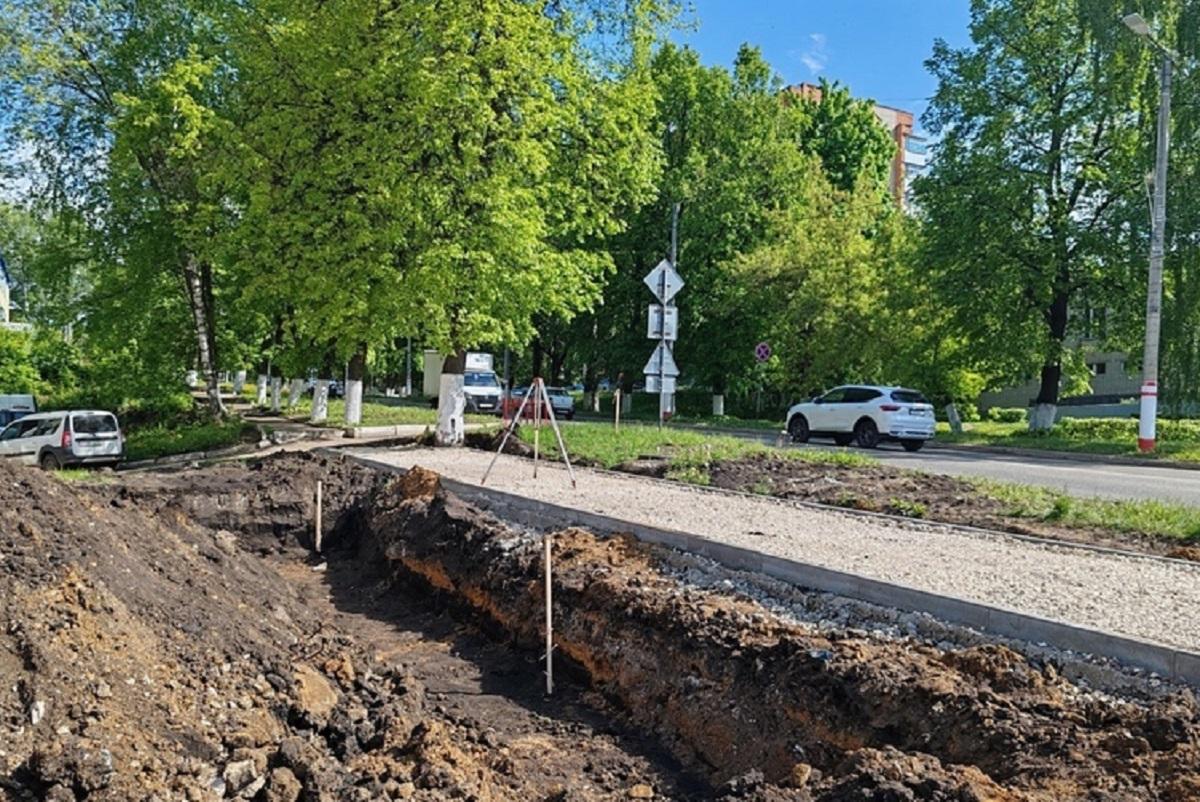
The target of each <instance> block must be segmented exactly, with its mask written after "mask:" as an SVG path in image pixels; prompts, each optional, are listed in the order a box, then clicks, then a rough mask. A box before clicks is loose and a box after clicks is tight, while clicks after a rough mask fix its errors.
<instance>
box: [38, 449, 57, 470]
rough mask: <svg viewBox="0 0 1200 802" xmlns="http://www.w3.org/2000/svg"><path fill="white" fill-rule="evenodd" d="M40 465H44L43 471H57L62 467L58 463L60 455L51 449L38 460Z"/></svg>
mask: <svg viewBox="0 0 1200 802" xmlns="http://www.w3.org/2000/svg"><path fill="white" fill-rule="evenodd" d="M38 465H40V466H41V467H42V470H43V471H57V470H58V469H59V468H60V467H62V466H60V465H59V464H58V457H56V456H54V455H53V454H51V453H50V452H49V451H47V452H46V453H45V454H43V455H42V457H41V459H39V460H38Z"/></svg>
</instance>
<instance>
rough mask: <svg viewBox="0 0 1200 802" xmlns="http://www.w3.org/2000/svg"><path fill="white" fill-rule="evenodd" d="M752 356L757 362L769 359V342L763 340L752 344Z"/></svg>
mask: <svg viewBox="0 0 1200 802" xmlns="http://www.w3.org/2000/svg"><path fill="white" fill-rule="evenodd" d="M754 358H755V359H757V360H758V361H759V362H766V361H767V360H768V359H770V358H771V344H770V343H768V342H765V341H764V342H761V343H759V344H758V345H756V346H754Z"/></svg>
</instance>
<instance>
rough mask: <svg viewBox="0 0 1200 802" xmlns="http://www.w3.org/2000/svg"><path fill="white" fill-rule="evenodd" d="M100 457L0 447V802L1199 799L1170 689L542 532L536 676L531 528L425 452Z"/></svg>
mask: <svg viewBox="0 0 1200 802" xmlns="http://www.w3.org/2000/svg"><path fill="white" fill-rule="evenodd" d="M317 479H320V480H321V481H323V482H324V483H325V484H324V487H325V503H326V510H327V516H328V520H329V521H330V524H329V527H330V531H329V536H328V539H327V542H329V543H331V544H332V546H331V551H330V553H329V555H328V558H329V559H328V562H327V563H321V564H315V563H314V562H313V561H312V559H310V556H309V555H308V552H307V550H306V549H305V548H304V544H305V542H306V540H305V538H306V537H307V534H306V533H307V532H308V531H309V530H310V528H311V524H310V520H311V499H310V497H309V494H310V493H311V488H312V487H313V486H314V485H315V482H316V480H317ZM119 481H120V483H119V484H114V485H87V486H79V485H70V484H67V483H64V482H62V481H60V480H58V479H56V478H54V477H52V476H48V475H45V474H42V473H41V472H38V471H31V470H30V471H26V470H20V469H12V468H8V467H3V466H0V799H4V800H5V802H18V800H20V802H25V800H31V799H48V800H82V799H87V800H93V801H100V800H103V801H105V802H107V801H108V800H138V801H142V800H144V801H145V802H149V801H150V800H161V801H163V802H165V800H176V799H180V800H189V801H190V802H195V801H196V800H220V799H247V800H249V799H253V800H258V802H263V800H267V801H268V802H279V800H286V801H287V802H296V800H305V802H313V801H318V802H334V801H335V800H336V801H337V802H341V801H342V800H352V801H353V800H389V799H416V800H445V799H476V800H576V801H577V802H579V801H588V802H590V801H591V800H597V802H598V801H599V800H610V799H631V798H632V799H648V798H652V799H681V800H703V799H709V800H713V799H721V800H745V801H747V802H782V801H783V800H792V801H793V802H796V801H801V802H805V801H810V800H830V801H836V802H843V800H845V801H846V802H848V801H849V800H868V801H871V800H874V801H875V802H885V801H890V800H947V802H949V800H956V801H958V800H1072V799H1079V800H1083V799H1087V800H1118V799H1119V800H1128V799H1149V800H1170V801H1171V802H1177V801H1178V802H1181V801H1182V800H1191V799H1196V798H1200V775H1198V774H1197V768H1196V766H1197V765H1200V714H1198V713H1197V705H1196V702H1195V699H1194V698H1193V697H1192V696H1191V695H1190V694H1188V693H1177V694H1174V695H1171V696H1169V697H1165V698H1163V699H1161V700H1160V701H1158V702H1157V703H1155V704H1152V705H1151V704H1135V703H1133V702H1128V701H1118V700H1113V699H1110V698H1108V697H1103V696H1100V695H1096V694H1090V693H1087V692H1085V691H1083V690H1081V689H1079V688H1077V687H1074V686H1072V685H1070V684H1069V683H1067V682H1065V681H1064V680H1063V679H1062V678H1061V677H1060V676H1059V675H1058V673H1057V672H1056V671H1055V670H1054V668H1053V667H1052V666H1049V665H1037V664H1033V663H1031V662H1029V661H1028V660H1027V659H1026V658H1024V657H1023V656H1021V655H1019V654H1017V653H1015V652H1012V651H1010V650H1008V649H1004V648H1001V647H998V646H986V647H976V648H972V649H965V650H960V651H944V650H941V649H937V648H933V647H930V646H926V645H920V644H917V643H909V642H897V641H892V640H883V639H877V638H874V637H871V636H869V635H868V634H865V633H863V632H846V633H842V634H834V635H830V634H817V633H815V632H814V631H811V630H809V629H807V628H805V627H803V626H801V625H798V624H792V623H788V622H785V621H783V620H781V619H779V618H778V617H776V616H774V615H772V614H771V613H770V612H768V611H767V610H766V609H765V608H763V607H762V606H760V605H759V604H757V603H755V602H752V601H750V600H748V599H746V598H744V597H739V596H732V595H729V594H724V593H718V592H714V591H709V590H701V589H698V588H696V587H693V586H690V585H686V584H683V583H682V581H681V580H679V579H677V578H675V576H674V575H673V574H671V573H669V572H668V571H667V570H665V568H664V557H665V555H664V554H663V553H661V552H659V551H657V550H655V549H653V548H649V547H646V546H644V545H641V544H639V543H637V542H636V541H634V540H633V539H632V538H620V537H618V538H608V539H601V538H597V537H596V536H594V535H592V534H590V533H588V532H585V531H582V530H576V529H572V530H568V531H565V532H560V533H557V534H555V535H554V559H555V586H554V592H555V616H556V634H557V637H556V644H557V649H558V654H559V658H558V663H557V664H556V667H561V668H562V669H565V671H560V672H557V673H556V675H558V676H560V677H563V674H564V673H565V675H566V676H565V677H563V680H564V681H562V682H561V684H560V685H559V687H558V689H557V690H556V693H555V695H554V697H552V698H550V699H547V698H544V697H543V696H542V694H541V691H540V687H541V681H540V679H541V678H540V676H539V664H538V662H537V655H538V652H539V649H540V646H541V641H542V632H541V621H542V615H543V603H542V596H541V587H542V584H541V569H542V566H541V562H540V560H541V556H540V555H541V542H540V538H539V536H537V535H536V534H534V533H531V532H528V531H526V530H518V529H514V528H511V527H509V526H507V525H505V524H503V523H502V522H500V521H498V520H496V519H494V518H492V517H490V516H489V515H486V514H484V513H481V512H480V511H479V510H477V509H474V508H472V507H470V506H469V505H466V504H465V503H463V502H462V501H461V500H459V499H457V498H455V497H454V496H453V495H450V494H447V493H445V492H444V491H443V490H442V489H441V487H440V485H439V483H438V480H437V477H436V476H435V475H434V474H431V473H429V472H427V471H420V470H414V471H412V472H410V473H409V474H408V475H406V476H404V477H401V478H399V479H395V478H393V477H391V476H390V475H388V474H377V473H375V472H373V471H371V470H368V469H364V468H361V467H357V466H355V465H354V464H352V463H350V462H349V461H345V460H342V459H341V458H333V457H325V456H319V455H289V456H286V457H277V458H273V459H267V460H264V461H263V462H261V463H257V464H250V465H226V466H220V467H215V468H210V469H205V470H201V471H190V472H185V473H179V474H172V475H154V476H146V475H143V476H137V477H132V476H131V477H124V478H122V479H121V480H119ZM235 526H236V528H235ZM449 611H455V614H454V615H451V614H450V613H449ZM481 629H482V632H481ZM484 633H488V634H490V635H491V637H487V636H485V634H484ZM514 646H515V647H516V648H513V647H514Z"/></svg>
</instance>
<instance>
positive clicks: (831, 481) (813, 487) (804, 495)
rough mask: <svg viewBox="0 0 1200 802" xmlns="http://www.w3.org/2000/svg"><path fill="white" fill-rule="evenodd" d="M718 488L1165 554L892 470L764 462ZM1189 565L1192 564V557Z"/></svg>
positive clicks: (716, 468)
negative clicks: (1014, 512)
mask: <svg viewBox="0 0 1200 802" xmlns="http://www.w3.org/2000/svg"><path fill="white" fill-rule="evenodd" d="M710 476H711V483H712V485H713V486H714V487H720V488H723V489H726V490H741V491H744V492H748V493H759V494H763V495H769V496H778V497H780V498H789V499H798V500H801V501H812V502H816V503H819V504H829V505H832V506H836V507H845V508H847V509H854V510H865V511H868V512H881V513H887V514H890V515H899V516H903V517H906V518H916V519H924V520H929V521H938V522H941V523H949V524H962V525H966V526H977V527H981V528H983V529H991V530H994V531H999V532H1012V533H1014V534H1023V535H1036V536H1039V537H1050V538H1057V539H1059V540H1069V541H1075V542H1084V543H1092V544H1096V545H1102V546H1111V547H1114V548H1123V549H1133V550H1137V551H1144V552H1148V553H1151V554H1165V553H1166V552H1167V551H1168V550H1170V549H1171V548H1172V545H1171V543H1170V542H1169V541H1167V540H1166V539H1164V538H1154V537H1147V536H1142V535H1138V534H1137V533H1134V532H1130V533H1119V532H1113V531H1110V530H1102V529H1087V528H1082V527H1065V526H1056V525H1055V524H1054V523H1053V522H1052V521H1042V520H1037V519H1032V518H1017V517H1014V516H1012V515H1010V514H1009V512H1008V511H1009V507H1008V506H1007V505H1006V504H1005V503H1004V502H1002V501H1000V500H998V499H995V498H992V497H990V496H988V495H986V494H985V493H982V492H980V490H979V489H978V488H977V487H976V486H975V485H973V484H972V483H971V482H968V481H966V480H964V479H958V478H956V477H953V476H943V475H940V474H926V473H918V472H915V471H909V470H903V469H899V468H891V467H888V466H886V465H871V466H867V467H860V466H851V465H836V464H826V463H820V462H810V461H807V460H801V459H787V458H786V457H778V456H773V455H769V454H758V455H755V456H752V457H745V458H743V459H737V460H724V461H719V462H715V463H713V465H712V467H711V471H710ZM1185 559H1186V557H1185Z"/></svg>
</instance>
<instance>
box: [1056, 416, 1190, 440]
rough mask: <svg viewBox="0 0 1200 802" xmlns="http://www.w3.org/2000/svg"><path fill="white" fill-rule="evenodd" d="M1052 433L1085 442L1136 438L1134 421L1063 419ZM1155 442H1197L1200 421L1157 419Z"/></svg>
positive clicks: (1128, 419)
mask: <svg viewBox="0 0 1200 802" xmlns="http://www.w3.org/2000/svg"><path fill="white" fill-rule="evenodd" d="M1054 433H1055V434H1059V435H1062V436H1064V437H1070V438H1078V439H1081V440H1082V439H1087V440H1134V439H1136V438H1137V435H1138V421H1137V418H1063V419H1062V420H1060V421H1059V422H1058V423H1057V424H1056V425H1055V427H1054ZM1158 439H1159V440H1162V441H1170V442H1176V443H1200V421H1196V420H1160V421H1159V422H1158Z"/></svg>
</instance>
